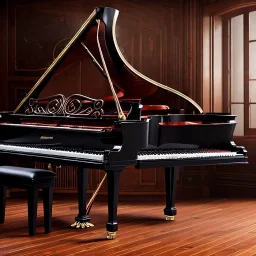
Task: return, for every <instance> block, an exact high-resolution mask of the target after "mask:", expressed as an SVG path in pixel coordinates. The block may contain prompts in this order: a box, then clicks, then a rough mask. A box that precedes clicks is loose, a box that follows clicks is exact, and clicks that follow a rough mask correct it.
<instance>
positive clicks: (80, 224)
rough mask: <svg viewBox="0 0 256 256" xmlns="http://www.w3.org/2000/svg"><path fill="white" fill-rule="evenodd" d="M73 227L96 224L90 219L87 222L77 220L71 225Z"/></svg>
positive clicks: (88, 226)
mask: <svg viewBox="0 0 256 256" xmlns="http://www.w3.org/2000/svg"><path fill="white" fill-rule="evenodd" d="M71 227H72V228H90V227H94V225H93V224H92V223H91V222H88V221H87V222H80V221H76V222H75V223H73V224H72V225H71Z"/></svg>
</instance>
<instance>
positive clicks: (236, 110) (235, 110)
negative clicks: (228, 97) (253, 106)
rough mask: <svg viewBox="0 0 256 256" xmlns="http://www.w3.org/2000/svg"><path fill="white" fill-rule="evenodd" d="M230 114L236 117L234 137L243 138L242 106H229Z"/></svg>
mask: <svg viewBox="0 0 256 256" xmlns="http://www.w3.org/2000/svg"><path fill="white" fill-rule="evenodd" d="M231 113H232V114H233V115H237V117H236V122H237V124H236V128H235V131H234V136H244V105H243V104H231Z"/></svg>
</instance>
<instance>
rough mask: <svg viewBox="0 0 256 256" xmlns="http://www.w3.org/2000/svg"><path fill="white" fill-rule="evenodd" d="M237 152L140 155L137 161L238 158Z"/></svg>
mask: <svg viewBox="0 0 256 256" xmlns="http://www.w3.org/2000/svg"><path fill="white" fill-rule="evenodd" d="M236 155H237V152H231V151H230V152H195V153H168V152H166V153H164V154H153V155H151V154H148V155H147V154H145V153H144V154H143V155H138V158H137V160H160V159H167V160H168V159H170V160H171V159H194V158H198V159H199V158H209V157H228V156H236Z"/></svg>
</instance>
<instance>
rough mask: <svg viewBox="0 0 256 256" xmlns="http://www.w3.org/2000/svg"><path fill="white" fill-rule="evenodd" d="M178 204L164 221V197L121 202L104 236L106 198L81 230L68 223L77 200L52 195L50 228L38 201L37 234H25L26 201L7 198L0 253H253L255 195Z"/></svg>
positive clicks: (255, 241) (255, 243) (255, 240)
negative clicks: (113, 230) (113, 229)
mask: <svg viewBox="0 0 256 256" xmlns="http://www.w3.org/2000/svg"><path fill="white" fill-rule="evenodd" d="M177 209H178V215H177V217H176V219H175V221H172V222H168V221H165V219H164V216H163V202H161V203H157V202H151V203H150V202H147V203H145V202H144V203H143V202H141V203H138V202H137V203H133V202H129V201H128V202H120V204H119V231H118V233H117V237H116V239H115V240H105V234H106V232H105V222H106V218H107V207H106V204H105V203H104V202H96V203H95V204H94V206H93V208H92V211H91V214H90V215H91V218H92V222H93V223H94V224H95V227H93V228H90V229H87V230H84V229H83V230H82V229H72V228H69V225H70V223H72V222H73V220H74V216H75V215H76V213H77V205H76V201H75V200H70V199H69V200H57V201H55V202H54V206H53V232H52V233H51V234H44V230H43V213H42V205H41V202H40V204H39V209H38V228H37V235H36V236H35V237H29V236H28V235H27V208H26V201H24V200H13V199H11V200H9V201H8V202H7V210H6V222H5V224H3V225H1V229H0V255H22V256H27V255H40V256H44V255H58V256H65V255H76V256H80V255H86V256H98V255H100V256H102V255H104V256H107V255H118V256H119V255H122V256H123V255H127V256H128V255H129V256H130V255H136V256H137V255H154V256H156V255H168V256H171V255H180V256H181V255H182V256H183V255H189V256H191V255H197V256H199V255H202V256H207V255H219V256H220V255H225V256H229V255H240V256H242V255H243V256H244V255H256V200H253V199H250V200H248V199H245V200H243V199H239V200H238V199H237V200H234V199H228V200H225V199H209V200H197V201H187V202H178V203H177Z"/></svg>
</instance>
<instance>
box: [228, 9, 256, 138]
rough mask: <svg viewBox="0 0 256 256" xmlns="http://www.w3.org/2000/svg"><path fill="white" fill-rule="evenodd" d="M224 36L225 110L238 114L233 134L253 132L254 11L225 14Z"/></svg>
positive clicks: (255, 79)
mask: <svg viewBox="0 0 256 256" xmlns="http://www.w3.org/2000/svg"><path fill="white" fill-rule="evenodd" d="M223 38H224V40H223V44H224V45H223V57H224V58H226V59H228V61H226V62H225V63H227V64H228V65H226V67H224V69H223V72H224V73H225V72H226V73H225V74H226V75H225V74H223V77H224V90H225V93H224V95H227V98H228V102H229V103H228V105H225V104H224V105H225V106H227V107H226V108H227V109H225V111H227V112H231V113H232V114H235V115H237V118H236V120H237V122H238V124H237V126H236V129H235V131H234V135H235V136H244V135H256V11H255V10H250V11H244V12H240V13H236V14H235V15H234V14H233V16H229V17H224V19H223ZM225 100H227V99H224V101H225Z"/></svg>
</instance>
